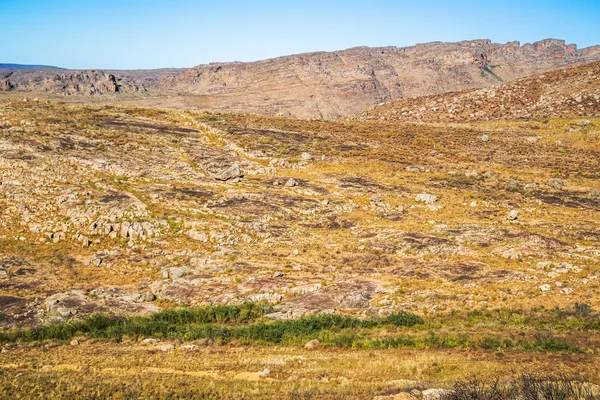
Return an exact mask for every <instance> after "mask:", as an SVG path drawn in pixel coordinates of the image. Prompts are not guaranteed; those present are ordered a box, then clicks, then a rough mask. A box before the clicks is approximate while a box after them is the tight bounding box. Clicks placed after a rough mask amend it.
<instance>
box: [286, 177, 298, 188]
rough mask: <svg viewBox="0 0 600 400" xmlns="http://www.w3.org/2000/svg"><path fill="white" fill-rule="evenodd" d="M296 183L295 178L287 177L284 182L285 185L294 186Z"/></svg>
mask: <svg viewBox="0 0 600 400" xmlns="http://www.w3.org/2000/svg"><path fill="white" fill-rule="evenodd" d="M297 185H298V182H296V180H295V179H294V178H290V179H288V180H287V182H286V183H285V187H294V186H297Z"/></svg>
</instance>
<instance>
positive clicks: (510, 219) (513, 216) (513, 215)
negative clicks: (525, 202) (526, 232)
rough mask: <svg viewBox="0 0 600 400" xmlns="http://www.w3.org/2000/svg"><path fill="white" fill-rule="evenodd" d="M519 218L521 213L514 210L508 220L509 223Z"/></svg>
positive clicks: (507, 217) (509, 214)
mask: <svg viewBox="0 0 600 400" xmlns="http://www.w3.org/2000/svg"><path fill="white" fill-rule="evenodd" d="M518 218H519V211H517V210H512V211H511V212H509V213H508V215H507V216H506V219H507V220H509V221H516V220H517V219H518Z"/></svg>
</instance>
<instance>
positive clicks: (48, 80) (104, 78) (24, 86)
mask: <svg viewBox="0 0 600 400" xmlns="http://www.w3.org/2000/svg"><path fill="white" fill-rule="evenodd" d="M121 75H123V74H121ZM145 90H146V89H145V86H144V85H143V83H141V79H140V78H139V77H138V79H132V78H131V77H129V76H126V77H123V76H119V75H117V74H114V73H110V72H107V71H61V70H53V69H18V70H13V69H0V92H2V91H22V92H32V93H47V94H58V95H84V96H92V95H102V94H111V93H134V92H143V91H145Z"/></svg>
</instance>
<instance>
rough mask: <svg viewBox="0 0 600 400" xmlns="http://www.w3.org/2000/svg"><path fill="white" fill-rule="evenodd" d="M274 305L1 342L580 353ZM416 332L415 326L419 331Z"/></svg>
mask: <svg viewBox="0 0 600 400" xmlns="http://www.w3.org/2000/svg"><path fill="white" fill-rule="evenodd" d="M271 311H272V307H271V306H270V305H261V304H253V303H246V304H242V305H219V306H206V307H199V308H179V309H171V310H164V311H161V312H158V313H155V314H152V315H150V316H132V317H124V316H115V315H107V314H97V315H93V316H91V317H89V318H87V319H84V320H80V321H72V322H68V323H61V324H49V325H44V326H39V327H35V328H30V329H11V330H5V331H2V332H0V343H2V342H5V343H8V342H13V343H14V342H36V341H45V340H59V341H63V342H66V341H69V340H71V339H72V338H74V337H85V338H88V339H103V340H113V341H122V340H123V339H124V338H128V339H132V340H140V339H143V338H148V337H153V338H158V339H171V340H181V341H195V340H204V341H207V342H208V343H217V344H226V343H239V344H242V345H286V346H301V345H303V344H304V343H306V342H307V341H310V340H312V339H318V340H319V341H320V342H321V344H322V345H324V346H328V347H342V348H362V349H376V348H421V349H452V348H471V349H482V350H489V351H504V350H515V351H540V352H579V351H580V349H579V348H578V347H577V346H576V345H575V344H572V343H569V342H566V341H564V340H562V339H560V338H557V337H555V336H554V335H553V334H552V333H551V332H550V331H539V332H537V333H536V334H535V335H533V337H532V338H530V339H529V340H527V339H525V338H523V337H521V338H519V339H518V340H513V339H512V338H510V337H503V336H501V334H499V335H489V334H488V335H483V336H482V335H478V334H473V333H471V334H467V333H448V332H438V331H436V330H429V331H426V330H423V327H426V326H428V324H426V323H425V321H424V320H423V319H422V318H421V317H419V316H417V315H415V314H412V313H409V312H398V313H393V314H390V315H388V316H386V317H378V318H366V319H359V318H354V317H350V316H345V315H341V314H320V315H310V316H305V317H302V318H299V319H292V320H276V321H271V320H268V319H266V318H265V317H264V316H265V314H268V313H269V312H271ZM411 328H412V329H411Z"/></svg>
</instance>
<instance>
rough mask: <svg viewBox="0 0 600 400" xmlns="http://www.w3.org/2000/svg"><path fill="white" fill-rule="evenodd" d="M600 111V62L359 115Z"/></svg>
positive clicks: (422, 117)
mask: <svg viewBox="0 0 600 400" xmlns="http://www.w3.org/2000/svg"><path fill="white" fill-rule="evenodd" d="M599 115H600V62H594V63H591V64H586V65H582V66H575V67H571V68H566V69H561V70H557V71H551V72H547V73H544V74H538V75H534V76H530V77H526V78H522V79H518V80H516V81H514V82H509V83H505V84H501V85H496V86H492V87H489V88H484V89H478V90H466V91H461V92H453V93H446V94H441V95H433V96H426V97H420V98H415V99H404V100H399V101H396V102H393V103H390V104H385V105H383V106H379V107H376V108H375V109H373V110H370V111H367V112H363V113H361V114H360V115H357V116H355V117H354V119H361V120H364V119H368V120H390V121H406V122H408V121H428V122H436V121H437V122H439V121H474V120H498V119H518V118H527V119H530V118H537V119H541V118H557V117H562V118H565V117H578V116H599Z"/></svg>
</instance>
